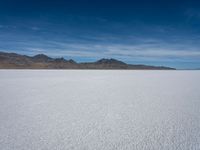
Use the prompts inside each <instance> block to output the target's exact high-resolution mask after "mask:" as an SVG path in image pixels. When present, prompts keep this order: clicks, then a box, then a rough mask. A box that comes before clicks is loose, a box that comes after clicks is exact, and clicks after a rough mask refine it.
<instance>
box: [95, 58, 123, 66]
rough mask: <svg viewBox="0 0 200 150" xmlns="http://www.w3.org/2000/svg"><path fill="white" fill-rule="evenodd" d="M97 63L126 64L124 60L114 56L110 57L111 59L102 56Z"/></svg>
mask: <svg viewBox="0 0 200 150" xmlns="http://www.w3.org/2000/svg"><path fill="white" fill-rule="evenodd" d="M96 63H97V64H120V65H126V63H124V62H122V61H119V60H117V59H113V58H110V59H107V58H102V59H100V60H98V61H96Z"/></svg>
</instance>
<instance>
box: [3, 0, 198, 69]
mask: <svg viewBox="0 0 200 150" xmlns="http://www.w3.org/2000/svg"><path fill="white" fill-rule="evenodd" d="M199 48H200V2H198V1H194V0H190V1H185V0H182V1H179V0H173V1H172V0H168V1H162V0H160V1H158V0H152V1H150V0H140V1H139V0H138V1H134V0H132V1H127V0H123V1H117V0H115V1H114V0H113V1H111V0H101V1H95V0H92V1H91V0H84V1H83V0H82V1H81V0H79V1H78V0H73V1H64V0H56V1H53V0H49V1H39V0H29V1H25V0H1V1H0V51H4V52H16V53H20V54H26V55H35V54H38V53H44V54H47V55H49V56H51V57H64V58H66V59H71V58H72V59H74V60H76V61H78V62H82V61H95V60H97V59H100V58H116V59H120V60H122V61H124V62H127V63H132V64H150V65H165V66H170V67H176V68H180V69H184V68H200V49H199Z"/></svg>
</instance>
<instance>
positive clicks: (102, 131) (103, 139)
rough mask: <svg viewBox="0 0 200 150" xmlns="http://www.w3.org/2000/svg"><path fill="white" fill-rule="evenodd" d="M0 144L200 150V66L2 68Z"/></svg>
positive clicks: (42, 148)
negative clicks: (156, 68) (189, 68)
mask: <svg viewBox="0 0 200 150" xmlns="http://www.w3.org/2000/svg"><path fill="white" fill-rule="evenodd" d="M0 149H2V150H71V149H75V150H83V149H85V150H111V149H113V150H116V149H119V150H135V149H136V150H169V149H170V150H199V149H200V71H125V70H124V71H120V70H114V71H109V70H107V71H102V70H101V71H100V70H83V71H82V70H65V71H64V70H1V71H0Z"/></svg>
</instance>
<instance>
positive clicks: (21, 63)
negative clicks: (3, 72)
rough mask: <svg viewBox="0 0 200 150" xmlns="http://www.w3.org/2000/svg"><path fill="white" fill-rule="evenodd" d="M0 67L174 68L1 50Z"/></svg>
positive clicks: (113, 60) (114, 60)
mask: <svg viewBox="0 0 200 150" xmlns="http://www.w3.org/2000/svg"><path fill="white" fill-rule="evenodd" d="M0 69H136V70H139V69H148V70H174V68H170V67H164V66H148V65H133V64H126V63H124V62H122V61H119V60H116V59H105V58H103V59H100V60H98V61H96V62H86V63H77V62H75V61H74V60H72V59H70V60H65V59H64V58H55V59H54V58H51V57H48V56H46V55H44V54H38V55H35V56H33V57H30V56H26V55H19V54H16V53H5V52H0Z"/></svg>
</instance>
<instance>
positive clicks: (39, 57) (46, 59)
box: [32, 54, 52, 62]
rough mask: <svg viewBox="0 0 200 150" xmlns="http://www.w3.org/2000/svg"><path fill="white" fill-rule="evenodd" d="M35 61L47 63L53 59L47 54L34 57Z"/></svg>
mask: <svg viewBox="0 0 200 150" xmlns="http://www.w3.org/2000/svg"><path fill="white" fill-rule="evenodd" d="M32 59H33V60H34V61H40V62H46V61H50V60H52V58H50V57H48V56H47V55H45V54H38V55H35V56H33V57H32Z"/></svg>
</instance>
